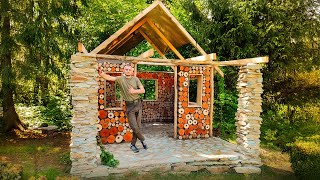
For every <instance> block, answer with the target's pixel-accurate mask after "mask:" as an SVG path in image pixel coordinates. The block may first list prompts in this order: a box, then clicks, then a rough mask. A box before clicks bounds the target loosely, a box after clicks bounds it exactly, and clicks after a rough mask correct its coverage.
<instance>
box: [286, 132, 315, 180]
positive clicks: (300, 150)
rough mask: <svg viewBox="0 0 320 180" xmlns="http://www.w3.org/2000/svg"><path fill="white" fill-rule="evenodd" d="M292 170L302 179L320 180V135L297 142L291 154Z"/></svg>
mask: <svg viewBox="0 0 320 180" xmlns="http://www.w3.org/2000/svg"><path fill="white" fill-rule="evenodd" d="M290 160H291V164H292V168H293V170H294V172H295V173H296V175H297V177H299V178H301V179H320V135H314V136H312V137H308V138H303V139H299V140H297V141H296V142H295V143H294V144H293V147H292V150H291V153H290Z"/></svg>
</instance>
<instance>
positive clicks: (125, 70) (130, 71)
mask: <svg viewBox="0 0 320 180" xmlns="http://www.w3.org/2000/svg"><path fill="white" fill-rule="evenodd" d="M123 73H124V75H125V76H133V68H132V66H131V65H130V64H126V65H125V66H124V68H123Z"/></svg>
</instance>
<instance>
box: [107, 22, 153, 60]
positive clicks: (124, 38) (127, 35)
mask: <svg viewBox="0 0 320 180" xmlns="http://www.w3.org/2000/svg"><path fill="white" fill-rule="evenodd" d="M147 20H148V18H144V19H142V21H140V22H139V23H138V24H136V25H135V26H133V28H132V29H131V30H130V32H129V33H128V34H126V36H124V37H123V38H122V39H120V41H118V42H117V43H116V44H114V45H113V46H112V47H111V48H110V49H109V50H108V51H107V52H106V54H109V52H110V50H112V49H113V48H114V47H116V46H117V45H119V44H123V43H125V42H126V41H128V39H129V38H128V37H129V36H133V35H132V33H134V32H135V31H136V30H137V29H139V28H140V27H141V26H142V25H143V24H144V23H146V22H147Z"/></svg>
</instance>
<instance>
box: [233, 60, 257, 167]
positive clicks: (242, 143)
mask: <svg viewBox="0 0 320 180" xmlns="http://www.w3.org/2000/svg"><path fill="white" fill-rule="evenodd" d="M260 69H261V65H259V64H253V63H249V64H247V65H246V66H242V67H240V71H239V78H238V84H237V89H238V91H239V98H238V110H237V113H236V127H237V132H236V134H237V140H236V141H237V145H238V149H239V150H240V152H242V153H243V154H244V155H245V156H244V157H245V158H244V159H243V161H242V164H243V165H244V167H239V168H235V170H236V171H237V172H239V173H260V172H261V170H260V168H259V166H261V159H260V126H261V123H262V118H261V117H260V113H261V112H262V108H261V105H262V99H261V94H262V92H263V89H262V73H261V72H260Z"/></svg>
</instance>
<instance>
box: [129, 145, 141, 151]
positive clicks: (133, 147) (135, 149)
mask: <svg viewBox="0 0 320 180" xmlns="http://www.w3.org/2000/svg"><path fill="white" fill-rule="evenodd" d="M130 149H131V150H132V151H133V152H134V153H137V152H139V149H138V148H137V147H136V145H132V144H131V146H130Z"/></svg>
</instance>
